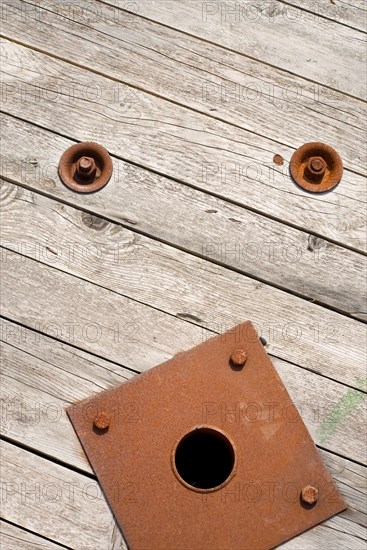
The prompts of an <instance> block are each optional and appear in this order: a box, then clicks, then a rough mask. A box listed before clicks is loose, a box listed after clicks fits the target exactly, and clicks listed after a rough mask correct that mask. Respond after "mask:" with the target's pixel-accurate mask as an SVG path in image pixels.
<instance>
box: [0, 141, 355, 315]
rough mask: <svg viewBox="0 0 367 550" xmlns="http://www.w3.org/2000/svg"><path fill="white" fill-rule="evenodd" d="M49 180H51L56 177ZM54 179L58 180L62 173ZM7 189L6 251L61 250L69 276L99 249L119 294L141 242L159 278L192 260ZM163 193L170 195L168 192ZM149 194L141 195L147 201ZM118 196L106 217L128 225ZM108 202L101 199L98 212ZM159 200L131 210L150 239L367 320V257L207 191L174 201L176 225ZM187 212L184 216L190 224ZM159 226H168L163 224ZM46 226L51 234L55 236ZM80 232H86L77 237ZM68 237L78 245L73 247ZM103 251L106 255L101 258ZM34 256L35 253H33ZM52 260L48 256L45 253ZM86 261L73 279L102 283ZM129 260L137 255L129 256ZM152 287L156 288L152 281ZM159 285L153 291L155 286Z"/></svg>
mask: <svg viewBox="0 0 367 550" xmlns="http://www.w3.org/2000/svg"><path fill="white" fill-rule="evenodd" d="M18 136H19V133H18ZM55 160H56V159H55ZM118 171H119V169H118ZM41 174H42V172H41ZM49 175H51V174H50V172H49ZM52 176H53V177H54V178H55V179H56V178H57V174H56V170H55V173H54V174H52ZM41 177H42V176H41ZM21 183H23V182H21ZM42 183H43V184H45V183H46V181H45V179H43V181H42V182H38V185H37V188H38V189H39V187H40V185H39V184H42ZM139 183H140V182H139ZM1 186H2V193H3V194H4V195H7V196H10V197H13V200H12V201H11V202H9V200H5V205H6V207H5V208H3V214H2V220H3V226H4V227H3V231H2V236H1V238H2V243H3V245H4V246H7V247H9V248H11V249H14V250H17V251H20V252H22V253H25V254H27V255H29V254H30V255H31V256H32V257H36V258H37V257H38V256H37V254H38V255H45V254H44V253H45V251H46V246H47V247H48V248H51V249H53V250H54V251H56V256H57V255H59V256H61V258H60V260H59V261H58V260H57V258H55V257H54V256H55V255H51V256H50V259H51V263H52V265H62V266H63V268H65V269H66V270H68V267H67V266H68V264H70V257H69V256H70V253H71V252H72V248H73V247H74V248H79V250H80V251H83V250H85V251H88V250H91V247H93V244H91V243H93V242H94V243H95V245H94V246H95V254H94V255H95V256H100V257H99V258H98V259H97V262H98V263H99V264H100V266H99V269H98V271H97V274H98V275H101V274H103V273H104V272H106V273H107V271H109V270H111V262H112V274H111V273H109V276H108V280H107V282H106V281H105V280H104V281H103V285H104V286H108V287H109V288H112V289H115V288H119V287H120V283H121V280H122V278H123V277H124V276H126V267H125V266H123V268H122V272H121V262H119V261H118V259H119V252H120V253H122V254H123V252H124V246H126V243H130V242H135V241H134V239H137V240H138V242H139V244H138V245H137V242H135V247H134V252H137V248H138V249H143V250H144V254H143V258H142V254H138V255H137V256H138V258H137V259H138V260H139V259H140V264H141V261H142V260H144V263H147V262H148V263H149V264H150V265H152V266H154V268H153V269H154V272H158V266H156V264H157V263H159V269H162V266H161V261H162V258H161V256H162V255H163V254H164V255H165V256H166V263H167V265H168V266H169V265H170V259H172V255H173V257H174V258H175V260H176V261H177V260H179V259H181V261H182V262H183V263H184V262H185V261H186V257H187V255H186V254H185V253H183V252H182V253H179V252H177V251H173V250H171V248H170V247H168V246H166V245H163V246H161V245H157V244H156V243H155V242H152V239H149V238H144V237H142V236H137V235H135V234H134V233H132V232H131V231H130V230H128V229H123V228H122V227H119V226H117V225H116V224H114V223H112V222H111V223H108V222H107V221H106V220H103V219H99V220H97V219H95V218H93V217H92V216H93V215H88V214H86V213H84V212H80V211H79V210H75V209H74V208H70V207H67V206H62V209H61V210H62V211H61V212H60V211H59V206H58V203H55V201H54V200H52V199H49V198H46V197H44V196H43V195H39V194H35V193H33V192H31V191H27V190H24V189H22V188H19V187H15V186H14V185H13V184H11V183H7V182H2V184H1ZM125 186H126V184H125V185H124V187H123V188H122V187H121V185H120V183H119V182H118V183H116V185H115V187H116V188H117V193H118V195H121V203H122V204H124V196H123V195H124V194H125ZM32 187H34V185H32ZM162 191H163V192H164V188H163V190H162ZM142 192H143V191H140V195H141V194H142ZM146 192H147V194H148V193H149V192H150V190H149V189H147V190H146ZM117 193H114V190H113V189H112V186H111V187H110V188H109V190H108V193H105V194H104V195H103V196H104V197H105V199H106V202H107V204H106V210H107V211H108V212H111V210H112V208H114V209H115V210H116V212H115V216H114V217H115V218H117V219H121V215H122V212H121V209H120V205H119V201H118V200H117ZM54 195H55V194H54ZM198 195H199V196H198ZM101 196H102V195H99V196H98V197H96V199H95V202H96V204H97V205H98V206H99V207H100V205H101V198H100V197H101ZM154 196H156V199H157V201H156V202H155V203H152V202H149V201H146V205H147V206H146V208H147V210H148V209H150V210H148V211H146V212H142V211H141V210H142V209H141V208H140V204H141V203H142V202H143V199H144V198H145V197H141V202H140V201H138V202H137V201H136V200H135V203H134V204H136V205H137V208H136V212H131V211H129V216H130V217H131V216H132V215H133V216H132V217H133V219H134V221H135V225H132V227H133V228H134V227H137V228H139V230H140V231H141V230H144V231H146V232H148V231H149V229H150V228H152V234H153V235H155V234H156V236H157V237H158V238H161V239H162V240H164V241H165V240H166V237H167V238H169V233H170V232H172V234H173V232H174V231H175V232H176V235H177V237H176V238H173V235H172V236H171V242H173V244H174V245H176V246H180V247H182V248H185V249H188V250H190V251H193V252H195V253H196V254H200V255H203V256H204V257H208V256H209V258H210V257H212V258H213V259H215V260H217V261H219V262H221V263H224V264H228V265H230V266H231V267H234V268H236V269H238V270H241V271H242V272H243V273H246V274H250V275H255V276H256V277H259V278H261V280H263V281H269V282H270V283H272V284H276V285H277V286H280V287H283V288H284V289H286V290H291V291H293V292H297V293H298V294H301V295H302V296H305V297H307V298H309V299H312V300H314V301H318V302H319V303H326V304H328V305H331V306H334V307H336V308H338V310H341V311H346V312H347V313H348V314H349V313H351V314H352V316H354V317H357V318H361V319H364V318H365V317H366V315H365V314H364V312H363V309H364V308H365V304H366V285H365V271H366V257H365V256H362V255H360V254H357V253H355V252H352V251H350V250H346V249H343V248H341V247H339V246H336V245H333V244H331V243H327V242H326V241H322V240H321V239H317V238H312V237H310V236H309V235H307V234H305V233H302V232H300V231H297V230H295V229H292V228H289V227H287V226H284V225H283V224H279V223H277V222H274V221H272V220H268V219H266V218H263V217H261V216H259V215H257V214H254V213H250V212H248V211H246V210H241V209H240V208H239V207H236V206H232V205H228V204H227V203H221V202H220V201H219V200H218V199H214V201H211V202H210V204H207V203H206V204H205V203H204V204H203V202H202V200H201V199H203V198H204V199H205V196H204V197H202V196H200V192H197V191H194V190H193V191H192V193H190V194H189V195H188V194H186V193H183V194H182V200H179V198H181V197H180V196H179V195H175V200H174V201H171V204H172V208H170V212H171V216H170V219H168V220H166V219H165V218H164V209H165V208H167V206H168V205H169V203H170V200H171V196H170V195H168V196H166V197H161V196H160V195H159V194H158V192H157V190H155V192H154ZM195 198H197V201H195ZM159 199H161V200H159ZM213 202H214V204H213ZM79 203H80V206H82V207H83V208H85V206H86V205H85V201H84V200H83V197H82V198H80V199H79ZM98 206H97V207H98ZM208 206H210V208H208ZM212 207H216V208H212ZM227 207H229V208H227ZM99 209H100V208H99ZM207 210H216V213H217V214H219V213H220V214H221V218H222V220H223V222H222V223H220V225H219V223H218V221H219V217H218V216H215V215H213V213H211V215H210V214H209V215H206V216H205V213H206V214H208V213H207V212H205V211H207ZM182 212H185V216H184V217H182ZM231 214H232V215H233V216H235V217H232V216H231ZM172 218H174V220H177V223H174V224H172V221H171V220H172ZM146 219H147V220H149V227H144V220H146ZM160 219H161V220H162V221H163V223H160ZM154 222H155V225H154ZM66 225H68V227H66ZM46 226H48V227H49V229H48V230H47V229H46ZM75 227H77V228H78V229H79V230H78V231H75ZM245 228H246V230H245ZM107 229H108V230H107ZM244 230H245V235H244ZM66 235H70V236H72V238H71V239H70V240H69V241H68V240H67V239H66ZM50 236H52V237H50ZM72 243H74V246H73V245H72ZM76 243H77V244H76ZM157 246H158V249H157ZM97 248H99V249H100V250H101V251H102V250H103V251H106V252H103V253H101V252H98V250H97ZM59 249H60V250H59ZM69 249H70V250H69ZM120 249H121V250H120ZM311 249H312V250H311ZM32 250H33V251H34V253H32V252H29V251H32ZM58 250H59V252H58ZM207 251H208V252H209V254H207ZM46 256H49V254H47V253H46ZM84 256H85V254H84V255H83V254H80V255H77V257H76V258H75V261H74V263H73V268H72V270H73V272H74V271H75V270H76V271H75V272H78V273H79V274H80V275H82V276H83V277H84V278H87V279H90V280H92V282H97V280H95V279H93V278H91V273H92V272H91V266H90V265H86V264H87V263H88V264H89V262H88V259H87V260H85V258H84ZM129 256H131V254H130V253H129ZM133 256H134V258H135V257H136V254H135V253H134V255H133ZM91 259H92V258H91ZM114 260H115V261H114ZM285 260H288V261H285ZM289 260H291V261H289ZM60 261H61V264H60ZM193 261H195V260H193ZM196 261H197V265H198V266H200V267H201V266H202V265H203V263H202V262H200V261H199V260H196ZM55 262H57V263H56V264H55ZM132 270H133V266H131V270H130V272H129V278H131V277H132V276H133V271H132ZM141 272H143V273H145V274H146V277H147V278H150V277H151V273H150V272H149V273H147V272H146V270H144V265H140V266H139V273H138V274H137V275H136V276H135V277H136V280H137V281H140V280H141V278H142V273H141ZM111 275H112V277H113V278H116V284H117V285H118V286H116V284H115V285H114V284H112V286H110V282H109V281H110V278H111ZM161 276H162V274H160V277H161ZM135 277H134V278H135ZM98 282H100V281H98ZM146 284H147V285H149V279H148V280H147V283H146ZM152 285H153V286H154V283H153V282H152ZM144 286H145V285H144Z"/></svg>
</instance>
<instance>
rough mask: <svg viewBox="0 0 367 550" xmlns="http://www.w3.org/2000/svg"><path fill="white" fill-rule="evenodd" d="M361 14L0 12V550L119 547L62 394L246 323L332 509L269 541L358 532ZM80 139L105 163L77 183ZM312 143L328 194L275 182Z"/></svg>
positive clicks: (355, 541)
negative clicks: (318, 146)
mask: <svg viewBox="0 0 367 550" xmlns="http://www.w3.org/2000/svg"><path fill="white" fill-rule="evenodd" d="M117 6H120V8H121V9H120V8H119V7H117ZM231 10H232V12H233V13H230V12H231ZM244 10H247V11H246V13H245V12H244ZM365 13H366V9H365V4H364V3H362V2H361V0H348V3H346V2H344V1H343V0H332V1H331V2H329V1H326V0H320V1H319V2H318V3H317V4H314V3H312V2H306V1H305V0H279V1H278V0H274V1H272V2H258V1H256V2H255V1H253V0H243V1H241V2H232V1H231V0H228V1H226V2H217V1H216V0H213V1H210V2H209V1H208V2H196V1H192V0H185V1H184V2H182V1H179V0H155V1H154V2H152V1H151V0H142V1H141V2H140V1H139V3H135V2H132V3H131V2H125V1H122V0H121V1H120V0H107V1H106V2H98V1H97V0H91V2H88V4H87V5H83V6H82V5H81V4H80V3H79V2H77V1H72V2H67V3H66V2H65V3H61V4H60V3H58V2H56V1H55V0H40V1H39V2H37V3H32V1H31V0H30V1H27V2H24V1H20V0H11V1H9V2H7V4H6V5H4V6H2V23H3V31H4V34H5V36H6V39H5V40H3V41H2V52H3V56H2V60H3V63H2V69H3V76H2V89H1V92H2V99H3V109H4V111H5V114H4V115H3V116H2V122H3V147H2V157H1V173H2V175H3V177H4V178H5V182H4V183H3V185H2V187H1V196H0V199H1V215H2V221H3V226H4V229H3V232H2V241H1V244H2V245H3V248H2V249H1V266H0V267H1V269H2V275H3V288H2V291H3V292H2V298H3V305H2V314H3V315H4V316H5V319H3V320H2V322H1V339H2V346H1V347H2V350H1V351H2V359H3V361H2V369H1V396H0V399H1V401H0V404H1V416H0V419H1V431H2V434H3V438H4V439H5V441H3V443H2V446H1V449H2V458H3V463H4V464H5V468H4V471H5V477H3V480H2V481H3V483H2V485H1V489H2V499H1V500H2V504H3V506H2V512H3V515H4V517H5V520H6V522H5V523H4V524H3V526H2V534H3V541H5V542H3V543H2V545H3V546H4V547H5V548H6V550H8V549H9V550H10V549H12V550H13V548H14V550H15V548H16V549H17V550H18V548H21V549H23V548H24V550H26V549H28V548H29V549H30V548H50V549H51V548H52V550H54V549H56V548H62V547H65V548H70V549H71V548H73V549H75V550H79V549H80V550H88V549H89V548H90V549H91V550H97V548H96V544H97V546H98V550H102V548H103V550H122V549H125V548H126V547H125V545H124V542H123V539H122V538H121V535H120V533H119V530H118V528H117V527H116V525H115V522H114V520H113V517H112V514H111V512H110V510H109V508H108V506H107V505H106V503H105V501H104V499H103V496H102V495H101V494H100V491H99V489H98V484H97V483H96V480H95V478H94V475H93V473H92V471H91V468H90V465H89V463H88V461H87V459H86V457H85V455H84V453H83V451H82V449H81V446H80V444H79V442H78V440H77V437H76V435H75V433H74V431H73V429H72V427H71V425H70V423H69V421H68V420H67V417H66V414H65V406H67V405H69V404H70V403H73V402H75V401H77V400H79V399H83V398H85V397H88V396H90V395H93V394H96V393H98V392H99V391H101V390H103V389H106V388H110V387H113V386H115V385H116V384H118V383H120V382H123V381H124V380H127V379H130V378H131V377H132V376H135V375H136V374H137V373H139V372H142V371H144V370H146V369H148V368H151V367H152V366H154V365H156V364H158V363H160V362H162V361H164V360H166V359H169V358H170V357H172V356H173V355H174V354H175V353H177V352H178V351H181V350H184V349H188V348H190V347H191V346H192V345H194V344H195V343H199V342H201V341H203V340H205V339H207V338H208V337H210V336H211V335H213V334H215V333H218V332H222V331H224V330H226V329H228V328H230V327H231V326H233V325H235V324H237V323H238V322H241V321H243V320H245V319H251V320H252V321H254V322H255V324H256V326H257V328H258V330H259V333H261V334H262V335H263V336H264V337H265V338H267V340H268V344H267V350H268V351H269V352H270V353H271V355H272V360H273V362H274V364H275V367H276V369H277V371H278V373H279V374H280V376H281V378H282V380H283V381H284V383H285V385H286V387H287V389H288V391H289V393H290V395H291V397H292V399H293V400H294V401H295V403H296V405H297V407H298V408H299V410H300V412H301V415H302V417H303V419H304V422H305V423H306V425H307V427H308V429H309V430H310V433H311V435H312V437H313V438H314V440H315V442H316V444H317V445H318V446H319V447H320V452H321V454H322V456H323V458H324V460H325V462H326V464H327V466H328V467H329V469H330V470H331V473H332V475H333V477H334V478H335V479H336V481H337V483H338V484H339V486H340V489H341V491H342V493H343V495H344V496H345V498H346V500H347V502H348V505H349V508H348V510H346V511H345V512H343V513H342V514H340V515H338V516H335V517H333V518H331V519H330V520H328V521H327V522H324V523H323V524H322V525H319V526H317V527H315V528H314V529H311V530H310V531H308V532H306V533H304V534H302V535H301V536H300V537H297V538H296V539H294V540H292V541H288V542H287V543H285V544H284V545H283V547H284V548H287V549H288V550H289V549H300V550H301V549H302V550H309V549H311V548H314V549H316V548H320V547H328V548H333V549H334V548H337V549H339V548H340V549H342V548H343V549H345V548H348V549H349V548H350V549H351V550H358V549H359V548H365V540H366V529H365V527H366V468H365V466H364V465H363V464H365V462H366V456H365V448H366V430H365V424H366V421H365V414H366V407H365V404H366V395H365V393H366V389H367V388H366V375H365V359H366V357H365V353H364V347H365V340H366V330H365V328H366V327H365V325H363V324H362V323H361V322H360V321H361V320H365V319H366V308H365V286H364V273H365V269H366V259H365V257H364V255H363V253H364V252H365V251H366V216H365V208H366V207H365V205H366V202H367V193H366V187H365V179H364V177H363V176H364V175H365V174H366V149H365V118H366V105H365V104H364V103H363V101H362V98H363V97H364V92H365V76H366V70H365V67H364V65H363V60H364V57H365V54H364V47H365V30H366V27H365V19H364V15H365ZM244 15H246V17H247V18H246V17H244ZM251 15H252V16H256V21H249V17H250V16H251ZM51 37H52V39H51ZM269 37H271V39H269ZM325 37H327V40H325ZM142 68H143V69H144V70H142ZM87 139H92V140H94V141H98V142H101V143H102V144H104V145H105V146H106V147H107V148H108V149H109V151H110V153H111V154H112V155H113V162H114V177H113V179H112V180H111V182H110V183H109V184H108V186H107V187H106V188H105V189H104V190H103V191H101V192H100V193H97V194H96V195H91V196H80V195H76V194H73V193H71V192H70V191H69V190H68V189H66V188H65V187H64V186H62V185H61V183H60V181H59V179H58V176H57V164H58V160H59V158H60V155H61V153H62V152H63V151H64V150H65V149H66V148H67V147H68V146H70V145H71V144H73V143H75V142H77V141H80V140H87ZM314 139H318V140H322V141H325V142H327V143H329V144H330V145H333V146H334V147H335V148H336V149H337V150H338V151H339V152H340V154H341V155H342V157H343V162H344V166H345V172H344V175H343V179H342V182H341V184H340V185H339V186H338V187H337V188H336V189H335V190H334V191H333V192H332V193H329V194H327V195H324V196H316V195H309V194H307V193H304V192H303V191H302V190H300V189H298V188H297V187H296V186H294V184H293V183H292V181H291V179H290V178H289V175H288V170H289V161H290V158H291V155H292V153H293V151H294V150H295V149H296V148H297V147H298V146H299V145H300V144H302V143H303V142H305V141H311V140H314ZM276 153H277V154H279V155H281V156H282V158H283V165H281V166H278V165H277V164H275V162H274V160H273V156H274V154H276ZM269 243H270V245H271V246H269ZM244 245H246V249H245V251H244V249H243V246H244ZM241 246H242V248H241ZM277 247H278V248H277ZM353 317H354V318H353ZM128 412H129V414H130V413H131V414H133V413H134V411H128ZM122 484H123V480H122ZM4 491H5V492H4ZM4 494H5V498H4ZM150 505H154V503H150ZM96 541H98V542H96Z"/></svg>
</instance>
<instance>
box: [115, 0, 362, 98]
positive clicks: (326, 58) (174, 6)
mask: <svg viewBox="0 0 367 550" xmlns="http://www.w3.org/2000/svg"><path fill="white" fill-rule="evenodd" d="M109 3H110V4H113V5H114V6H120V7H122V8H124V7H125V9H127V10H129V7H128V6H126V3H125V1H124V0H109ZM137 5H138V13H139V15H143V16H144V17H147V18H148V19H151V20H154V21H158V22H160V23H162V24H164V25H168V26H170V27H173V28H175V29H179V30H181V31H184V32H187V33H189V34H190V35H194V36H197V37H200V38H203V39H205V40H210V41H212V42H214V43H216V44H220V45H222V46H224V47H226V48H229V49H231V50H235V51H237V52H240V53H242V54H244V55H246V56H249V57H254V58H255V59H258V60H260V61H262V62H265V63H269V64H270V65H273V66H275V67H279V68H281V69H284V70H286V71H289V72H291V73H293V74H295V75H297V76H303V77H305V78H307V79H310V80H312V81H314V82H320V83H321V84H324V85H326V86H329V87H331V88H335V89H337V90H341V91H342V92H345V93H348V94H350V95H352V96H355V97H360V98H365V97H366V72H365V70H364V64H365V42H364V38H365V37H364V34H363V33H361V32H360V31H357V30H354V29H351V28H348V27H345V26H343V25H339V24H338V23H336V22H333V21H330V20H327V19H325V18H323V17H318V16H317V15H315V14H313V13H309V12H307V11H304V10H300V9H299V8H297V7H295V6H291V5H287V4H285V3H283V2H279V1H274V2H258V1H257V0H252V1H246V2H219V1H214V2H212V1H210V2H196V0H187V1H186V2H180V0H158V1H157V0H145V1H144V2H141V3H139V4H135V3H134V4H133V5H132V6H131V7H130V10H131V11H132V12H136V11H137ZM269 37H271V39H269ZM325 37H327V39H326V38H325ZM346 44H347V45H348V47H346ZM305 60H306V61H305Z"/></svg>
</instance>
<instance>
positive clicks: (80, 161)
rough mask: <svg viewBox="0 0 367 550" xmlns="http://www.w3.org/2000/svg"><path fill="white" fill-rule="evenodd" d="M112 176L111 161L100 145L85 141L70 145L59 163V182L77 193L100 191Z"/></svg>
mask: <svg viewBox="0 0 367 550" xmlns="http://www.w3.org/2000/svg"><path fill="white" fill-rule="evenodd" d="M111 175H112V160H111V157H110V155H109V154H108V152H107V151H106V149H105V148H104V147H102V145H98V143H93V142H91V141H85V142H82V143H78V144H76V145H72V146H71V147H69V149H67V150H66V151H65V153H64V154H63V155H62V157H61V159H60V162H59V176H60V179H61V181H62V182H63V183H64V184H65V185H66V186H67V187H69V188H70V189H72V190H73V191H77V192H78V193H93V192H95V191H98V190H99V189H102V187H104V186H105V185H106V184H107V183H108V182H109V180H110V178H111Z"/></svg>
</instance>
